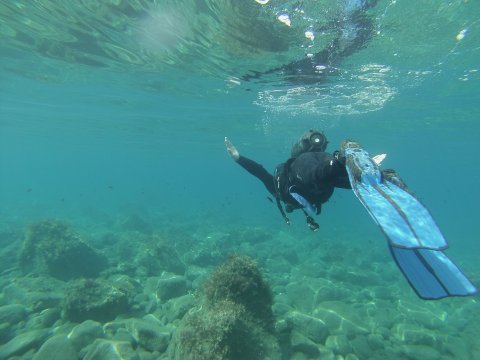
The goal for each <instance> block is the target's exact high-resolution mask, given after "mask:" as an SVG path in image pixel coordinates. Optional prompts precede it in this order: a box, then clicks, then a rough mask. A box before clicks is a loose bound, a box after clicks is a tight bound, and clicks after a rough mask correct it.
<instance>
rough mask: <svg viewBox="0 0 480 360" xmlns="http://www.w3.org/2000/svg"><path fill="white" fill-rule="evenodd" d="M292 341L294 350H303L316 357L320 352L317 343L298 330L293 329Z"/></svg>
mask: <svg viewBox="0 0 480 360" xmlns="http://www.w3.org/2000/svg"><path fill="white" fill-rule="evenodd" d="M290 343H291V347H292V351H293V352H302V353H304V354H307V355H309V356H310V357H316V356H318V354H319V351H318V347H317V345H316V344H315V343H314V342H313V341H312V340H310V339H308V338H307V337H305V336H304V335H302V334H301V333H299V332H298V331H295V330H293V331H292V335H291V339H290Z"/></svg>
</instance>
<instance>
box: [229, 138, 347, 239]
mask: <svg viewBox="0 0 480 360" xmlns="http://www.w3.org/2000/svg"><path fill="white" fill-rule="evenodd" d="M327 144H328V140H327V138H326V136H325V135H324V134H323V133H322V132H320V131H318V130H313V129H311V130H309V131H307V132H306V133H305V134H304V135H303V136H302V137H301V138H300V140H299V141H298V142H297V143H296V144H295V145H294V146H293V148H292V152H291V157H290V158H289V159H288V160H287V161H286V162H284V163H281V164H279V165H278V166H277V167H276V168H275V171H274V175H272V174H270V173H269V172H268V171H267V170H265V168H264V167H263V166H262V165H260V164H258V163H256V162H255V161H253V160H251V159H248V158H246V157H244V156H242V155H240V153H239V152H238V150H237V149H236V147H235V146H234V145H233V144H232V143H231V142H230V140H228V138H225V145H226V147H227V152H228V154H229V155H230V156H231V157H232V158H233V160H235V161H236V162H237V163H238V164H239V165H240V166H242V167H243V168H244V169H245V170H247V171H248V172H249V173H250V174H252V175H253V176H255V177H257V178H258V179H259V180H260V181H262V183H263V184H264V185H265V187H266V188H267V190H268V192H269V193H270V194H272V195H273V196H274V197H275V199H276V203H277V206H278V209H279V210H280V213H281V214H282V216H283V218H284V220H285V222H286V223H287V224H290V220H289V219H288V217H287V216H286V214H285V211H286V212H287V213H291V212H292V211H293V210H296V209H301V210H302V211H303V213H304V214H305V216H306V218H307V224H308V226H309V228H310V229H311V230H312V231H315V230H317V229H318V228H319V225H318V224H317V223H316V222H315V220H314V219H313V217H312V216H311V215H319V214H320V212H321V209H322V204H323V203H325V202H327V201H328V199H330V197H331V196H332V194H333V191H334V189H335V188H342V189H351V186H350V181H349V178H348V173H347V170H346V168H345V157H342V156H340V151H338V150H337V151H335V152H334V153H333V154H330V153H327V152H325V150H326V148H327ZM270 200H271V199H270ZM282 202H283V203H284V204H285V210H284V209H283V207H282V204H281V203H282ZM306 210H307V211H308V212H307V211H306Z"/></svg>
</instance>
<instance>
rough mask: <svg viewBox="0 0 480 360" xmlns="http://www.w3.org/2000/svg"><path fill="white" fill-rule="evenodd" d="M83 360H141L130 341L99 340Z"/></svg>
mask: <svg viewBox="0 0 480 360" xmlns="http://www.w3.org/2000/svg"><path fill="white" fill-rule="evenodd" d="M83 360H140V357H139V356H138V354H137V353H136V351H135V349H133V348H132V345H131V344H130V343H129V342H128V341H112V340H104V339H97V340H95V342H94V343H93V345H92V346H91V348H90V350H89V351H88V352H87V354H86V355H85V357H84V358H83Z"/></svg>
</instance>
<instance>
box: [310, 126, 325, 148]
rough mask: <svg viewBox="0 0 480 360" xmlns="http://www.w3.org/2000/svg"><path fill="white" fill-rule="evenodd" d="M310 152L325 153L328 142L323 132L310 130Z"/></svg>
mask: <svg viewBox="0 0 480 360" xmlns="http://www.w3.org/2000/svg"><path fill="white" fill-rule="evenodd" d="M310 145H311V146H312V148H313V149H312V150H310V151H325V150H326V149H327V145H328V140H327V137H326V136H325V134H324V133H323V132H320V131H318V130H310Z"/></svg>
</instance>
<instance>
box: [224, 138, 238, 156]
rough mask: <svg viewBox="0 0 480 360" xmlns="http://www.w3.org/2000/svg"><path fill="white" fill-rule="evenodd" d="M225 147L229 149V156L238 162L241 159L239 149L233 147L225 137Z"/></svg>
mask: <svg viewBox="0 0 480 360" xmlns="http://www.w3.org/2000/svg"><path fill="white" fill-rule="evenodd" d="M225 146H226V147H227V152H228V154H229V155H230V156H231V157H232V159H233V160H235V161H238V159H239V158H240V153H239V152H238V150H237V148H236V147H235V146H233V144H232V143H231V142H230V140H228V138H227V137H226V136H225Z"/></svg>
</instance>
